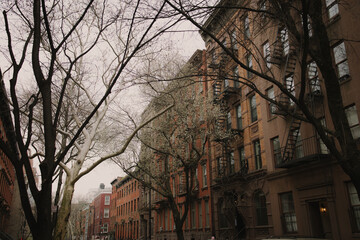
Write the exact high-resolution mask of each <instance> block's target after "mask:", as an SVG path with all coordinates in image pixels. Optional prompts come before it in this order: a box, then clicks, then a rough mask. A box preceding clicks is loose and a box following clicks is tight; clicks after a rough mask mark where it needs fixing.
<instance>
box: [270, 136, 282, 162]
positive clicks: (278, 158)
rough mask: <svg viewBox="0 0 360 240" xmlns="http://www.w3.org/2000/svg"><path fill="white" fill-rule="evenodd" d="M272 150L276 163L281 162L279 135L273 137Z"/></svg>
mask: <svg viewBox="0 0 360 240" xmlns="http://www.w3.org/2000/svg"><path fill="white" fill-rule="evenodd" d="M271 145H272V150H273V154H274V162H275V164H276V165H279V164H281V149H280V140H279V137H274V138H273V139H271Z"/></svg>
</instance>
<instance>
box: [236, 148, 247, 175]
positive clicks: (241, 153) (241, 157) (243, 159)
mask: <svg viewBox="0 0 360 240" xmlns="http://www.w3.org/2000/svg"><path fill="white" fill-rule="evenodd" d="M238 153H239V166H240V167H239V169H240V171H244V169H243V168H246V167H247V166H246V156H245V147H244V146H241V147H239V148H238ZM245 170H247V169H245Z"/></svg>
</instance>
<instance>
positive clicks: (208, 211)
mask: <svg viewBox="0 0 360 240" xmlns="http://www.w3.org/2000/svg"><path fill="white" fill-rule="evenodd" d="M205 227H207V228H208V227H210V209H209V200H205Z"/></svg>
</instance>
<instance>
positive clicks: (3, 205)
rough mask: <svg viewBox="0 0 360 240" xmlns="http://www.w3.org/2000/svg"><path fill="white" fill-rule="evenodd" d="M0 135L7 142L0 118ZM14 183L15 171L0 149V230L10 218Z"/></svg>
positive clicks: (4, 229) (4, 227) (3, 230)
mask: <svg viewBox="0 0 360 240" xmlns="http://www.w3.org/2000/svg"><path fill="white" fill-rule="evenodd" d="M0 137H1V139H2V140H3V141H4V142H7V137H6V133H5V129H4V127H3V121H2V119H0ZM14 183H15V171H14V168H13V166H12V164H11V162H10V160H9V158H8V157H7V156H6V155H5V154H4V153H3V152H2V151H1V150H0V231H2V232H6V227H7V224H8V221H9V218H10V208H11V204H12V198H13V192H14Z"/></svg>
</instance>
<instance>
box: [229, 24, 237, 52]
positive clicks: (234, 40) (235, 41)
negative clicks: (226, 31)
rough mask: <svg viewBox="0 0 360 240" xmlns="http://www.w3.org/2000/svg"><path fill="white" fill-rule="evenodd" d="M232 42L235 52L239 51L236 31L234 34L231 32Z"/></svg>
mask: <svg viewBox="0 0 360 240" xmlns="http://www.w3.org/2000/svg"><path fill="white" fill-rule="evenodd" d="M230 41H231V43H230V44H231V48H232V49H233V50H237V49H238V47H237V40H236V30H235V29H234V30H233V31H232V32H231V35H230Z"/></svg>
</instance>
